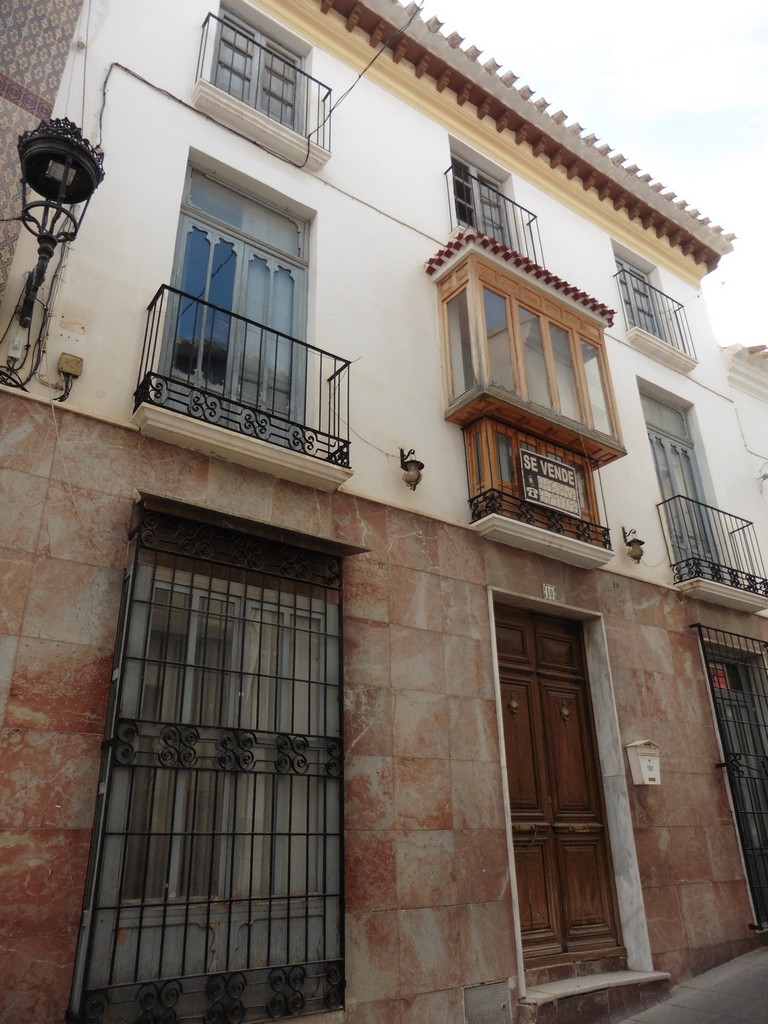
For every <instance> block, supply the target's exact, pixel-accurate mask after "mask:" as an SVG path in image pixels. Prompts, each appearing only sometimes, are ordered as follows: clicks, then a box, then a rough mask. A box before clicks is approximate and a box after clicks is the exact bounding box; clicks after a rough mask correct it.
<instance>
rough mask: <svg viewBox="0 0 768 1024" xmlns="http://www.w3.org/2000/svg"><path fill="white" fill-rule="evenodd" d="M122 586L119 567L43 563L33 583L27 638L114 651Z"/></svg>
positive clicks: (39, 563)
mask: <svg viewBox="0 0 768 1024" xmlns="http://www.w3.org/2000/svg"><path fill="white" fill-rule="evenodd" d="M121 587H122V573H121V572H120V571H119V570H117V569H103V568H98V567H96V566H91V565H82V564H81V563H79V562H65V561H61V560H59V559H53V558H47V559H39V560H38V561H37V562H36V563H35V566H34V572H33V573H32V575H31V579H30V583H29V598H28V600H27V605H26V609H25V611H24V620H23V629H24V634H25V635H26V636H30V637H40V638H43V639H48V640H63V641H65V642H68V643H81V644H86V645H91V646H95V647H113V646H114V642H115V632H116V629H117V615H118V610H119V607H120V592H121Z"/></svg>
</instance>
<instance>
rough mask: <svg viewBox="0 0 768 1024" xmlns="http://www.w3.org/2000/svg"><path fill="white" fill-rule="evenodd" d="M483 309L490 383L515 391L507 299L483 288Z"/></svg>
mask: <svg viewBox="0 0 768 1024" xmlns="http://www.w3.org/2000/svg"><path fill="white" fill-rule="evenodd" d="M483 311H484V313H485V337H486V341H487V345H488V371H489V374H490V378H489V383H490V384H493V385H495V386H496V387H499V388H504V390H505V391H515V390H516V388H515V373H514V367H513V365H512V353H511V351H510V344H509V321H508V319H507V302H506V299H505V298H504V296H503V295H497V293H496V292H492V291H491V290H490V289H489V288H483Z"/></svg>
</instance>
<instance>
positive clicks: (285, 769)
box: [70, 510, 343, 1024]
mask: <svg viewBox="0 0 768 1024" xmlns="http://www.w3.org/2000/svg"><path fill="white" fill-rule="evenodd" d="M340 630H341V567H340V562H339V559H338V558H336V557H332V556H328V555H321V554H317V553H315V552H310V551H306V550H303V549H299V548H295V547H289V546H286V545H279V544H274V543H271V542H268V541H264V540H261V539H259V538H256V537H253V536H250V535H246V534H240V533H237V532H234V531H231V530H225V529H221V528H218V527H216V526H212V525H209V524H205V523H198V522H190V521H187V520H184V519H181V518H178V517H176V516H174V515H170V514H167V513H161V512H157V511H147V510H143V512H142V515H141V521H140V523H139V525H138V526H137V528H136V530H135V532H134V534H133V558H132V564H131V566H130V569H129V572H128V573H127V576H126V587H125V598H124V612H123V625H122V636H121V638H120V640H119V643H118V647H117V654H116V659H115V672H114V692H113V695H112V702H111V712H110V717H109V723H108V727H107V741H106V743H105V755H104V763H103V771H102V780H101V784H100V788H99V792H100V795H101V806H100V809H99V813H98V815H97V826H96V829H95V833H94V834H95V841H94V849H93V855H92V868H91V882H90V884H89V887H88V891H87V893H86V901H85V913H84V918H83V928H82V936H81V944H80V949H79V951H78V960H77V968H76V976H75V984H74V988H73V998H72V1005H71V1010H70V1019H71V1020H75V1021H89V1022H90V1021H93V1022H102V1024H117V1022H121V1024H122V1022H123V1021H134V1020H139V1019H140V1020H142V1021H144V1020H147V1021H150V1020H151V1021H156V1020H158V1021H159V1020H162V1021H163V1024H172V1022H175V1021H177V1020H179V1021H181V1020H232V1021H241V1020H242V1021H261V1020H272V1019H274V1018H279V1017H281V1016H289V1015H292V1016H295V1015H298V1014H301V1013H304V1012H314V1013H316V1012H319V1011H322V1010H323V1009H335V1008H336V1007H338V1006H340V1005H341V1003H342V1000H343V974H342V934H341V915H342V893H341V853H342V851H341V846H342V794H341V775H342V770H341V768H342V753H341V751H342V747H341V718H340V694H341V673H340V657H341V655H340V646H341V636H340ZM142 1014H149V1016H146V1017H145V1016H141V1015H142Z"/></svg>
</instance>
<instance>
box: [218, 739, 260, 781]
mask: <svg viewBox="0 0 768 1024" xmlns="http://www.w3.org/2000/svg"><path fill="white" fill-rule="evenodd" d="M257 743H258V740H257V738H256V736H255V734H254V733H252V732H248V730H246V729H225V730H224V732H223V733H222V734H221V738H220V739H219V742H218V743H217V744H216V747H217V748H218V750H219V755H218V758H217V760H218V762H219V765H220V766H221V767H222V768H224V769H226V770H227V771H241V772H249V771H251V770H252V769H253V768H254V766H255V764H256V751H255V749H254V748H255V747H256V744H257Z"/></svg>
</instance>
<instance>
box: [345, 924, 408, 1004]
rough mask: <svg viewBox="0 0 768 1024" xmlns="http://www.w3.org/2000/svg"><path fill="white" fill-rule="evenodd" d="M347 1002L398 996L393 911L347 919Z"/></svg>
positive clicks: (397, 948) (397, 950)
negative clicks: (352, 938)
mask: <svg viewBox="0 0 768 1024" xmlns="http://www.w3.org/2000/svg"><path fill="white" fill-rule="evenodd" d="M346 934H347V937H348V940H349V939H351V937H352V936H354V941H353V942H352V941H347V949H346V976H347V993H346V998H347V1000H348V1002H349V1003H350V1004H351V1005H352V1006H354V1005H355V1004H358V1003H363V1002H365V1003H371V1002H376V1001H378V1000H387V1001H388V1000H391V999H396V998H397V996H398V995H399V994H400V934H399V914H398V911H396V910H384V911H379V912H377V913H373V914H368V913H360V914H350V913H347V916H346Z"/></svg>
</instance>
